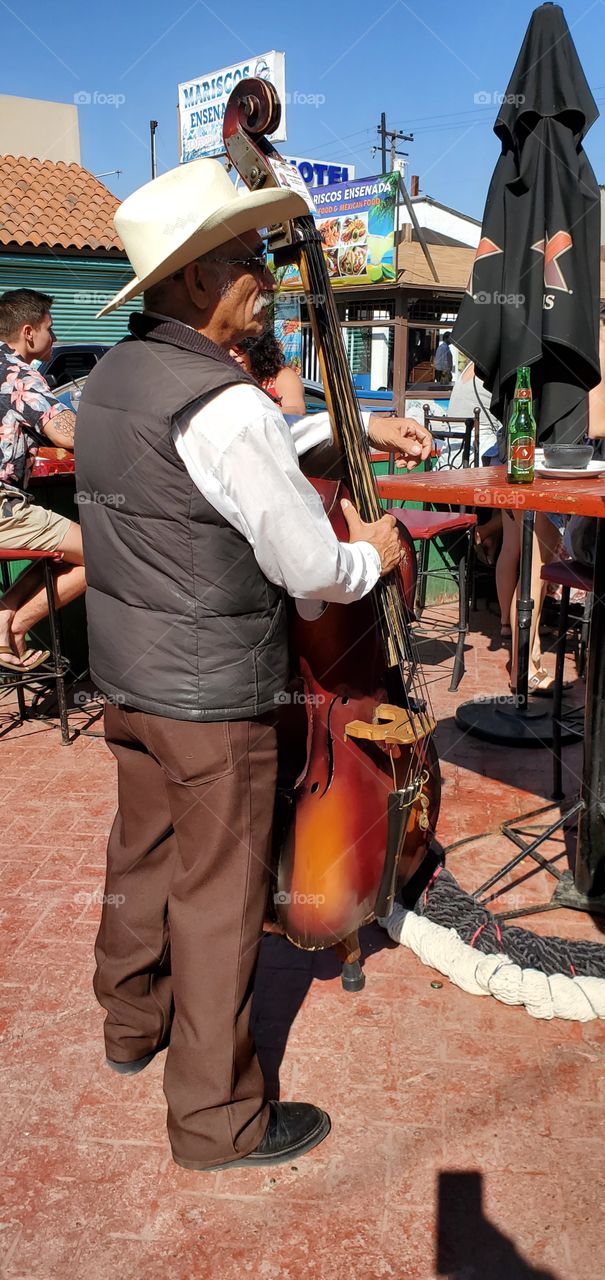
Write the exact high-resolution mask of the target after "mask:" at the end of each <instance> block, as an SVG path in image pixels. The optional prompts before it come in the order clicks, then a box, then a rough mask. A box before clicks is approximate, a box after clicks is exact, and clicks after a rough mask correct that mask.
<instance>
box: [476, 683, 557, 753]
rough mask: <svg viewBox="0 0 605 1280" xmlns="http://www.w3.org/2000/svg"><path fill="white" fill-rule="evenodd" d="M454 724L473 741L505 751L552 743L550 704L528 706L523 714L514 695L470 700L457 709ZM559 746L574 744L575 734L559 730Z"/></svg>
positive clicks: (532, 703)
mask: <svg viewBox="0 0 605 1280" xmlns="http://www.w3.org/2000/svg"><path fill="white" fill-rule="evenodd" d="M456 724H457V725H459V726H460V728H461V729H465V730H466V732H467V733H470V734H472V735H473V737H475V738H482V739H483V741H484V742H496V743H499V744H500V745H502V746H507V747H543V746H548V745H550V744H551V743H552V741H553V722H552V701H551V700H550V698H548V699H542V700H541V701H540V704H539V705H537V704H536V703H534V702H530V704H529V706H528V707H527V709H526V710H524V711H522V710H520V708H519V707H518V706H517V704H516V701H515V698H514V695H513V694H511V696H510V697H502V696H498V695H494V697H492V698H482V697H479V698H473V699H472V701H471V702H463V703H461V705H460V706H459V707H457V709H456ZM561 740H562V742H572V741H575V742H577V740H578V736H577V733H576V734H574V733H573V732H572V731H570V730H567V729H566V728H565V726H564V725H563V726H562V729H561Z"/></svg>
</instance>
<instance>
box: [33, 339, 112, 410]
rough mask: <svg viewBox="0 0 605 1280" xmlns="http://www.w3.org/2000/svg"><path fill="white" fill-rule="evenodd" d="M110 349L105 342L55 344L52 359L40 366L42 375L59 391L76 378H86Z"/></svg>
mask: <svg viewBox="0 0 605 1280" xmlns="http://www.w3.org/2000/svg"><path fill="white" fill-rule="evenodd" d="M109 349H110V345H108V344H107V343H103V342H55V345H54V347H53V349H52V352H51V355H50V359H49V360H43V361H42V364H41V365H40V373H41V374H42V375H43V377H44V378H46V381H47V382H48V385H49V387H52V388H53V390H58V389H59V388H61V387H64V386H66V385H67V384H68V383H72V382H73V381H74V380H75V379H76V378H85V377H86V374H88V373H90V371H91V369H94V367H95V365H96V364H97V363H98V361H99V360H100V359H101V357H102V356H104V355H105V352H106V351H109ZM61 398H62V397H61Z"/></svg>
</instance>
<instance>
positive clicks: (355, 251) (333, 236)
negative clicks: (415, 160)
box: [279, 173, 399, 289]
mask: <svg viewBox="0 0 605 1280" xmlns="http://www.w3.org/2000/svg"><path fill="white" fill-rule="evenodd" d="M398 192H399V177H398V174H396V173H385V174H380V175H378V176H377V177H375V178H360V179H358V180H354V181H348V182H339V183H336V184H335V185H334V186H332V187H314V188H312V189H311V192H310V194H311V196H312V199H313V204H314V208H315V223H316V226H317V230H318V231H319V234H320V236H321V239H322V243H323V249H324V254H325V258H326V265H327V268H328V275H329V277H330V280H331V281H332V284H333V285H334V286H335V287H336V288H338V287H339V286H342V285H355V284H386V283H390V282H391V281H394V280H395V278H396V271H395V220H396V209H397V197H398ZM279 284H280V287H281V288H283V289H288V288H290V289H291V288H297V289H300V287H301V279H300V275H299V273H298V268H297V267H295V266H291V267H287V268H286V270H285V272H284V273H283V275H281V276H280V280H279Z"/></svg>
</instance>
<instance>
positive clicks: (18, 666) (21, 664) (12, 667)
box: [0, 644, 50, 673]
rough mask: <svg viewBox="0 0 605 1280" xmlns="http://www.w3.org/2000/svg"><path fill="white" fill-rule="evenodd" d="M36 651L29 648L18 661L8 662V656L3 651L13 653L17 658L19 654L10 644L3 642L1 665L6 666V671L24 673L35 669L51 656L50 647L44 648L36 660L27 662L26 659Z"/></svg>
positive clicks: (0, 652) (0, 646)
mask: <svg viewBox="0 0 605 1280" xmlns="http://www.w3.org/2000/svg"><path fill="white" fill-rule="evenodd" d="M35 652H36V650H35V649H27V650H26V652H25V653H24V654H23V657H22V658H21V659H20V660H19V661H18V662H7V661H6V658H3V657H2V654H3V653H11V654H12V655H13V658H16V657H17V655H16V653H15V652H14V650H13V649H11V648H10V646H9V645H6V644H1V645H0V667H4V670H5V671H19V672H21V673H23V672H24V671H35V670H36V667H39V666H41V664H42V663H43V662H46V660H47V658H50V649H43V650H42V653H41V654H40V657H39V658H37V659H36V661H35V662H27V661H26V659H27V658H29V657H30V656H31V654H32V653H35Z"/></svg>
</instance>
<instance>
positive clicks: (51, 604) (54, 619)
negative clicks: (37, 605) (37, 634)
mask: <svg viewBox="0 0 605 1280" xmlns="http://www.w3.org/2000/svg"><path fill="white" fill-rule="evenodd" d="M15 560H31V561H32V562H36V561H41V562H42V566H43V571H44V586H45V588H46V599H47V602H48V626H49V630H50V647H51V658H50V660H49V661H48V662H45V663H42V665H41V666H39V667H36V668H35V670H34V671H30V672H28V671H21V672H18V673H15V675H12V674H11V673H10V671H9V668H8V667H2V669H1V670H2V677H1V685H0V687H1V688H2V689H3V690H5V691H8V692H9V691H10V690H12V689H15V690H16V692H17V705H18V708H19V723H20V724H23V722H24V720H27V719H28V711H27V706H26V704H25V696H24V689H25V688H26V686H27V685H28V684H29V685H31V684H32V683H33V682H34V681H36V680H40V679H44V680H54V681H55V683H56V686H57V703H58V706H59V723H60V726H61V741H62V743H63V746H65V747H67V746H69V745H70V743H71V738H70V736H69V721H68V718H67V698H66V696H65V675H66V671H67V669H68V663H67V661H66V659H65V658H63V657H62V656H61V631H60V626H59V618H58V616H57V608H56V605H55V592H54V579H53V575H52V570H51V566H52V565H53V564H60V563H61V562H62V560H63V553H62V552H61V551H31V550H29V549H28V548H27V547H18V548H15V549H13V548H10V549H9V548H8V547H4V548H0V568H1V570H2V586H3V589H4V590H5V591H7V590H8V589H9V587H10V578H9V573H8V566H9V564H10V563H11V561H15ZM5 677H7V678H5Z"/></svg>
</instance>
